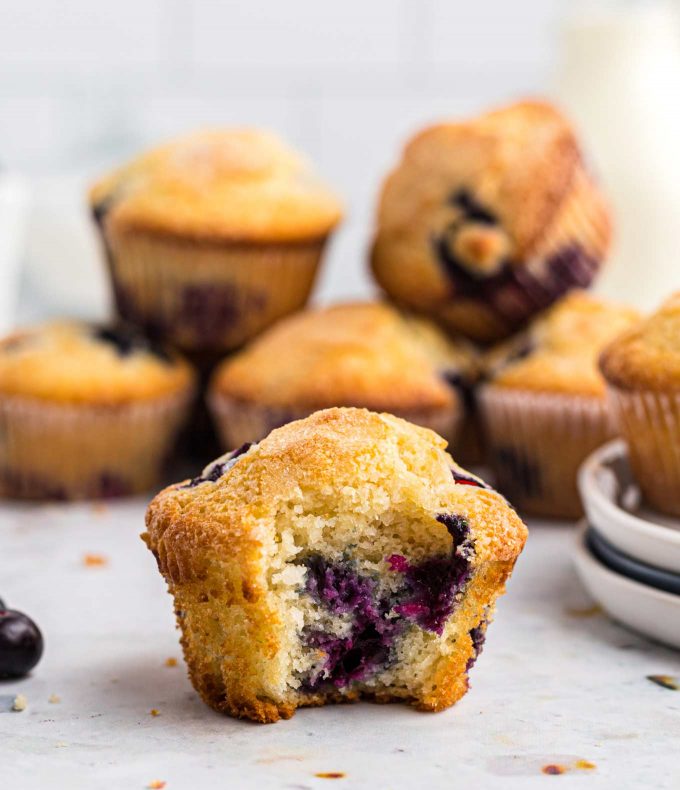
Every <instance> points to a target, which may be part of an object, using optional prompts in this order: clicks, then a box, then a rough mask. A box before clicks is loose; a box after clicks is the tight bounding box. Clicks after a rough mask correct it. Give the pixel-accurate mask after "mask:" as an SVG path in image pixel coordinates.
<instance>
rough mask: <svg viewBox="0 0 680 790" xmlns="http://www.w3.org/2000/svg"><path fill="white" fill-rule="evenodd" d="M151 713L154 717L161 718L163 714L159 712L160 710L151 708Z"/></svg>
mask: <svg viewBox="0 0 680 790" xmlns="http://www.w3.org/2000/svg"><path fill="white" fill-rule="evenodd" d="M149 713H150V714H151V715H152V716H160V715H161V712H160V711H159V710H158V708H151V710H150V711H149Z"/></svg>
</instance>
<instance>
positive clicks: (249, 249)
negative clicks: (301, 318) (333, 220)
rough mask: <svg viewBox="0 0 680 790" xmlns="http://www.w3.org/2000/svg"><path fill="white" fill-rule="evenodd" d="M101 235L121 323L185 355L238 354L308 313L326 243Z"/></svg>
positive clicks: (107, 232)
mask: <svg viewBox="0 0 680 790" xmlns="http://www.w3.org/2000/svg"><path fill="white" fill-rule="evenodd" d="M100 228H101V229H102V231H103V233H104V237H105V238H104V243H105V245H106V252H107V261H108V266H109V271H110V276H111V281H112V285H113V291H114V297H115V303H116V308H117V311H118V314H119V315H120V317H121V318H123V319H125V320H127V321H129V322H131V323H133V324H135V325H136V326H139V327H141V328H142V329H143V330H144V331H145V332H147V333H148V334H150V335H152V336H154V337H158V338H161V339H163V340H166V341H168V342H170V343H172V344H174V345H176V346H178V347H179V348H181V349H183V350H185V351H201V350H213V351H216V352H219V351H228V350H231V349H235V348H238V347H239V346H241V345H243V343H245V342H246V341H247V340H249V339H250V338H251V337H253V336H254V335H256V334H258V333H259V332H261V331H262V330H263V329H265V328H266V327H268V326H269V325H270V324H272V323H274V322H275V321H277V320H278V319H280V318H281V317H282V316H285V315H288V314H289V313H291V312H294V311H295V310H298V309H299V308H301V307H303V306H304V305H305V304H306V302H307V299H308V298H309V294H310V292H311V289H312V286H313V284H314V279H315V277H316V272H317V269H318V266H319V261H320V260H321V255H322V253H323V249H324V246H325V242H326V237H323V238H318V239H312V240H309V241H304V242H297V243H293V242H291V243H287V244H254V243H247V242H228V241H225V242H220V241H211V242H207V241H199V240H191V239H182V238H175V237H171V236H159V235H155V234H150V233H141V232H137V231H133V230H126V231H122V232H118V231H116V230H115V229H114V228H112V227H110V225H107V223H106V222H103V223H102V225H100Z"/></svg>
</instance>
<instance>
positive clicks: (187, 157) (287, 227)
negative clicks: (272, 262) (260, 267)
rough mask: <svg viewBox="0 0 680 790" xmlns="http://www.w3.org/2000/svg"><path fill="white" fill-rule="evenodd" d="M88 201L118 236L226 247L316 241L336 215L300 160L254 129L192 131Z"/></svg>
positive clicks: (111, 177)
mask: <svg viewBox="0 0 680 790" xmlns="http://www.w3.org/2000/svg"><path fill="white" fill-rule="evenodd" d="M90 202H91V205H92V207H93V210H95V212H97V213H98V214H100V215H101V214H102V213H105V214H106V222H107V223H108V222H111V223H113V224H114V225H115V226H116V227H117V228H118V229H119V230H126V229H134V230H137V231H148V232H153V233H167V234H171V235H179V236H186V237H190V238H194V239H201V240H217V241H230V242H239V241H243V242H262V243H266V242H296V241H307V240H314V239H319V238H323V237H324V236H326V235H327V234H328V232H329V231H330V230H331V229H332V228H333V227H334V226H335V225H336V224H337V223H338V222H339V221H340V219H341V216H342V208H341V205H340V202H339V201H338V199H337V197H336V196H335V195H334V194H333V193H332V192H331V191H330V190H329V189H328V188H327V187H326V186H324V185H323V184H322V183H321V182H320V181H319V180H318V179H317V178H316V177H315V175H314V173H313V171H312V169H311V167H310V165H309V164H308V163H307V162H306V160H305V159H304V158H303V157H302V156H301V155H299V154H298V153H297V152H295V151H293V150H292V149H290V148H289V147H288V146H287V145H285V144H284V143H283V141H282V140H280V139H279V138H278V137H277V136H276V135H274V134H272V133H270V132H265V131H261V130H257V129H237V128H234V129H224V130H212V131H202V132H195V133H193V134H189V135H186V136H184V137H181V138H178V139H176V140H174V141H172V142H169V143H167V144H165V145H163V146H161V147H159V148H155V149H153V150H151V151H148V152H146V153H144V154H142V155H141V156H139V157H137V158H136V159H134V160H132V161H131V162H130V163H129V164H127V165H125V166H123V167H121V168H119V169H118V170H115V171H114V172H112V173H110V174H108V175H107V176H105V177H103V178H102V179H100V180H99V181H98V182H97V183H96V184H94V186H93V187H92V189H91V190H90Z"/></svg>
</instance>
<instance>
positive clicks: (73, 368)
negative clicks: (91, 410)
mask: <svg viewBox="0 0 680 790" xmlns="http://www.w3.org/2000/svg"><path fill="white" fill-rule="evenodd" d="M193 378H194V376H193V371H192V369H191V368H190V367H189V365H188V364H187V363H186V362H185V361H184V360H182V359H181V358H180V357H178V356H177V355H176V354H174V353H170V352H168V351H167V350H165V349H164V348H161V347H157V346H156V345H155V344H153V343H150V342H149V341H148V340H147V339H146V338H144V337H143V336H141V335H139V334H137V333H136V332H135V331H134V330H130V329H128V328H126V327H118V328H113V327H104V326H99V325H93V324H87V323H83V322H76V321H55V322H51V323H46V324H42V325H39V326H34V327H29V328H26V329H21V330H18V331H16V332H14V333H13V334H11V335H9V336H8V337H5V338H4V339H3V340H0V394H2V395H16V396H20V397H28V398H38V399H41V400H46V401H52V402H57V403H83V404H92V405H115V404H123V403H129V402H134V401H148V400H152V399H154V398H161V397H164V396H171V395H175V394H180V393H185V392H187V390H189V389H190V388H191V387H192V385H193Z"/></svg>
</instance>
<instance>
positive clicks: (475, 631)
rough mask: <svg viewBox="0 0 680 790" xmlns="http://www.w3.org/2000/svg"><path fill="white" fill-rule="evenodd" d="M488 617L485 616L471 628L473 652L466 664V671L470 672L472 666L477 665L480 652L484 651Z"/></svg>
mask: <svg viewBox="0 0 680 790" xmlns="http://www.w3.org/2000/svg"><path fill="white" fill-rule="evenodd" d="M486 625H487V622H486V618H483V619H482V620H481V621H480V623H479V625H476V626H475V627H474V628H471V629H470V633H469V635H470V640H471V641H472V650H473V654H472V655H471V656H470V658H468V660H467V663H466V665H465V671H466V672H469V671H470V670H471V669H472V667H473V666H474V665H475V662H476V661H477V659H478V658H479V654H480V653H481V652H482V649H483V648H484V641H485V639H486Z"/></svg>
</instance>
